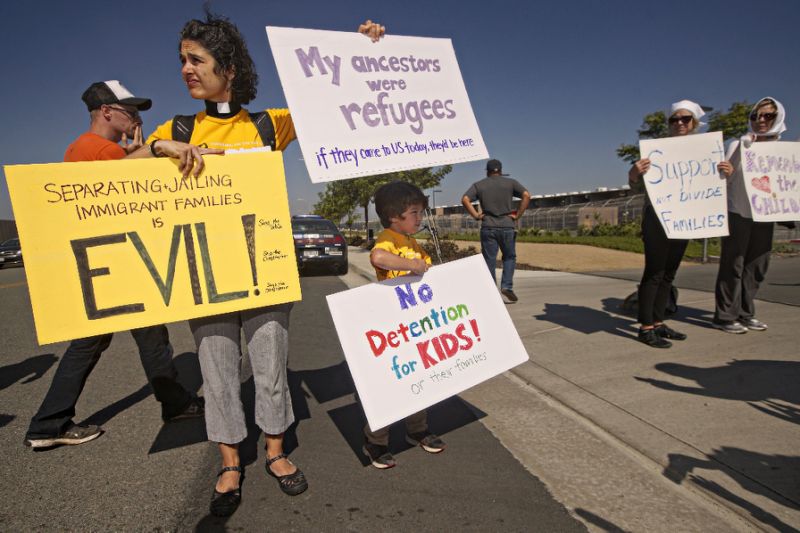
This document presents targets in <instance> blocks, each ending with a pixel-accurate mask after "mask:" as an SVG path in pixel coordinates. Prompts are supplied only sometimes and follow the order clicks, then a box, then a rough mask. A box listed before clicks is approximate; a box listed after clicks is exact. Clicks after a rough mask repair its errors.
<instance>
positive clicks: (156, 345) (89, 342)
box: [27, 325, 193, 438]
mask: <svg viewBox="0 0 800 533" xmlns="http://www.w3.org/2000/svg"><path fill="white" fill-rule="evenodd" d="M131 334H132V335H133V339H134V340H135V341H136V344H137V345H138V347H139V357H140V358H141V360H142V367H144V372H145V374H146V375H147V380H148V381H149V382H150V386H151V387H152V388H153V392H154V394H155V397H156V399H157V400H158V401H159V402H161V414H162V415H163V416H165V417H170V416H175V415H177V414H178V413H180V412H182V411H183V410H184V409H186V407H187V406H188V405H189V403H190V402H191V401H192V397H193V395H192V394H190V393H189V392H188V391H187V390H186V389H184V388H183V386H182V385H181V384H180V383H178V381H177V380H176V379H175V378H176V377H177V375H178V371H177V370H175V365H174V364H173V362H172V345H171V344H170V343H169V333H168V332H167V328H166V327H165V326H163V325H158V326H148V327H144V328H139V329H134V330H131ZM112 336H113V334H111V333H105V334H103V335H98V336H96V337H88V338H85V339H76V340H74V341H72V342H71V343H70V344H69V348H67V351H66V352H64V355H63V356H62V357H61V361H60V362H59V363H58V368H57V369H56V373H55V375H54V376H53V382H52V383H51V384H50V389H49V390H48V391H47V395H46V396H45V397H44V401H42V405H41V407H39V411H38V412H37V413H36V415H34V417H33V419H32V420H31V423H30V426H29V427H28V433H27V436H28V437H29V438H50V437H55V436H57V435H59V434H60V433H62V432H63V431H65V430H66V429H67V428H68V427H69V425H70V424H71V423H72V417H73V416H75V404H77V403H78V398H79V397H80V395H81V392H82V391H83V386H84V385H85V384H86V380H87V379H88V378H89V374H91V373H92V369H94V367H95V365H96V364H97V362H98V361H99V360H100V356H101V355H102V353H103V352H104V351H105V350H106V348H108V346H109V345H110V344H111V338H112Z"/></svg>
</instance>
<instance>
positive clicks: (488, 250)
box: [481, 228, 517, 290]
mask: <svg viewBox="0 0 800 533" xmlns="http://www.w3.org/2000/svg"><path fill="white" fill-rule="evenodd" d="M515 241H516V234H515V232H514V228H481V254H483V258H484V259H485V260H486V266H488V267H489V272H490V273H491V274H492V279H493V280H495V283H497V278H496V277H495V275H494V268H495V265H496V264H497V251H498V249H499V250H500V251H501V252H502V253H503V276H502V278H500V288H501V289H508V290H511V289H512V288H513V286H514V266H515V265H516V264H517V251H516V247H515Z"/></svg>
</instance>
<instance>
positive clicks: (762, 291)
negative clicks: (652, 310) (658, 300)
mask: <svg viewBox="0 0 800 533" xmlns="http://www.w3.org/2000/svg"><path fill="white" fill-rule="evenodd" d="M718 268H719V265H718V264H717V263H709V264H705V265H689V266H683V267H681V268H680V269H679V270H678V274H677V275H676V276H675V286H676V287H678V288H681V289H693V290H696V291H709V292H714V284H715V283H716V279H717V270H718ZM585 274H590V275H593V276H605V277H609V278H615V279H627V280H630V281H636V282H637V283H638V282H639V280H641V279H642V269H640V268H638V269H627V270H615V271H599V272H585ZM758 299H759V300H765V301H767V302H773V303H779V304H786V305H795V306H800V256H791V257H783V256H778V255H773V256H772V258H771V259H770V264H769V271H768V273H767V279H766V280H764V283H762V284H761V286H760V287H759V288H758Z"/></svg>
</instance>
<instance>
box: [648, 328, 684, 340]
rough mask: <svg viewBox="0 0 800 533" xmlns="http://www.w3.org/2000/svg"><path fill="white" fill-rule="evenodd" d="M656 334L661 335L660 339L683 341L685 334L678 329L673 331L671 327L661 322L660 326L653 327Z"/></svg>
mask: <svg viewBox="0 0 800 533" xmlns="http://www.w3.org/2000/svg"><path fill="white" fill-rule="evenodd" d="M655 332H656V335H658V336H659V337H661V338H662V339H672V340H674V341H685V340H686V334H685V333H681V332H679V331H675V330H674V329H672V328H671V327H669V326H668V325H666V324H661V325H660V326H658V327H656V328H655Z"/></svg>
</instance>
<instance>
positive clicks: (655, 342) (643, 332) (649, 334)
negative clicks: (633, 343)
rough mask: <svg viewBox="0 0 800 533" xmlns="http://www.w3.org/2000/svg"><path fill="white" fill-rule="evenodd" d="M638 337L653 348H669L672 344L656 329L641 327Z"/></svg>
mask: <svg viewBox="0 0 800 533" xmlns="http://www.w3.org/2000/svg"><path fill="white" fill-rule="evenodd" d="M637 339H638V340H639V342H643V343H645V344H646V345H648V346H650V347H651V348H669V347H670V346H672V343H671V342H669V341H668V340H667V339H662V338H661V337H659V336H658V335H657V334H656V331H655V330H654V329H640V330H639V335H638V337H637Z"/></svg>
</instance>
